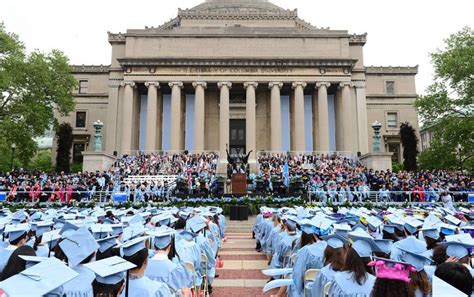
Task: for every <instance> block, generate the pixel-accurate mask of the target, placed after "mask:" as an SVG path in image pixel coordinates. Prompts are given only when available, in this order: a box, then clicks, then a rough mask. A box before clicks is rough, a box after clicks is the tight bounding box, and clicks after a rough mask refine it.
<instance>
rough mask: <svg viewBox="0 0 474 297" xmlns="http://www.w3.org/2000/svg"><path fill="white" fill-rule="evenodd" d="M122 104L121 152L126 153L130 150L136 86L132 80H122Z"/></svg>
mask: <svg viewBox="0 0 474 297" xmlns="http://www.w3.org/2000/svg"><path fill="white" fill-rule="evenodd" d="M121 86H122V87H124V92H123V104H122V108H123V111H122V145H121V147H120V149H121V150H122V154H124V153H125V154H128V153H130V152H131V150H132V129H133V89H134V88H135V87H136V85H135V82H133V81H124V82H123V83H122V84H121Z"/></svg>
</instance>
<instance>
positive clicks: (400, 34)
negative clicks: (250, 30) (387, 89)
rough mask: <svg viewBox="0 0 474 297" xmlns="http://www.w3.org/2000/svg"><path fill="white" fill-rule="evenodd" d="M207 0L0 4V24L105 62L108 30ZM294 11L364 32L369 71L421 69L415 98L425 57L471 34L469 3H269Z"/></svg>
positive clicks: (11, 0)
mask: <svg viewBox="0 0 474 297" xmlns="http://www.w3.org/2000/svg"><path fill="white" fill-rule="evenodd" d="M203 1H204V0H168V1H165V0H134V1H131V0H128V1H126V0H113V1H112V0H80V1H68V0H1V1H0V22H4V24H5V26H6V28H7V30H8V31H11V32H15V33H17V34H18V35H19V36H20V39H21V40H22V41H23V42H24V43H25V44H26V46H27V49H28V50H30V51H31V50H33V49H39V50H41V51H50V50H51V49H59V50H61V51H63V52H64V53H65V54H66V55H67V56H68V57H69V59H70V61H71V63H72V64H78V65H82V64H86V65H87V64H104V65H108V64H110V54H111V47H110V45H109V43H108V41H107V31H110V32H114V33H117V32H125V31H126V30H127V29H140V28H144V27H145V26H149V27H151V26H154V27H156V26H159V25H161V24H163V23H164V22H166V21H168V20H170V19H172V18H174V17H175V16H176V15H177V12H178V8H183V9H184V8H191V7H193V6H195V5H197V4H199V3H201V2H203ZM271 2H273V3H274V4H277V5H279V6H281V7H283V8H287V9H295V8H297V9H298V14H299V16H300V18H302V19H304V20H305V21H307V22H309V23H311V24H312V25H314V26H316V27H324V28H326V27H330V28H331V29H337V30H348V31H349V33H351V34H352V33H357V34H363V33H368V37H367V38H368V40H367V44H366V45H365V47H364V60H365V61H364V64H365V65H366V66H370V65H376V66H390V65H391V66H414V65H419V74H418V75H417V77H416V84H417V92H418V93H419V94H423V92H424V90H425V89H426V87H427V86H428V85H429V84H430V82H431V81H432V75H433V69H432V67H431V64H430V57H429V53H430V52H434V51H435V50H436V49H438V48H442V47H443V40H444V39H446V38H447V37H448V36H449V35H450V34H452V33H454V32H457V31H459V30H460V29H461V28H463V27H464V26H471V27H473V28H474V17H473V15H472V12H473V11H474V1H473V0H451V1H446V0H396V1H386V0H359V1H354V0H326V1H321V0H273V1H271Z"/></svg>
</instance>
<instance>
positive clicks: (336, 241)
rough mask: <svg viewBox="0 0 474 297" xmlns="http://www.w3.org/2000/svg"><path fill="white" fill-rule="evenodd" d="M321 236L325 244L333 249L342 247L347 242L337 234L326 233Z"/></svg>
mask: <svg viewBox="0 0 474 297" xmlns="http://www.w3.org/2000/svg"><path fill="white" fill-rule="evenodd" d="M321 238H322V239H323V240H325V241H326V242H327V244H328V245H329V246H330V247H332V248H333V249H339V248H342V247H343V246H344V244H346V243H348V242H349V241H348V240H347V239H346V238H344V237H343V236H341V235H339V234H332V235H326V236H322V237H321Z"/></svg>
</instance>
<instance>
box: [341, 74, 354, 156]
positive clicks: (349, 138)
mask: <svg viewBox="0 0 474 297" xmlns="http://www.w3.org/2000/svg"><path fill="white" fill-rule="evenodd" d="M352 87H353V84H352V83H350V82H342V83H340V84H339V88H341V104H342V108H341V109H342V148H343V150H344V151H346V152H354V149H353V148H354V135H353V132H352V131H353V128H354V127H353V126H352V125H355V122H353V121H352V119H353V114H355V112H356V110H355V108H354V104H353V102H352V101H353V100H352V96H351V88H352Z"/></svg>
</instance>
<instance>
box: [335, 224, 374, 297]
mask: <svg viewBox="0 0 474 297" xmlns="http://www.w3.org/2000/svg"><path fill="white" fill-rule="evenodd" d="M349 238H350V239H352V241H353V244H352V247H351V248H349V250H348V252H347V255H346V259H345V261H344V266H343V267H342V270H341V271H340V272H337V273H336V274H334V278H333V281H332V285H331V287H330V288H329V296H330V297H336V296H337V297H350V296H357V297H368V296H369V295H370V292H371V291H372V287H373V285H374V282H375V276H373V271H372V268H371V267H369V266H368V264H369V262H370V259H371V257H372V254H373V252H374V251H380V249H379V248H378V246H377V244H376V243H375V241H374V240H373V239H372V237H371V236H370V235H369V234H368V233H367V232H365V231H363V230H361V229H358V230H356V231H354V232H350V233H349Z"/></svg>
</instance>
